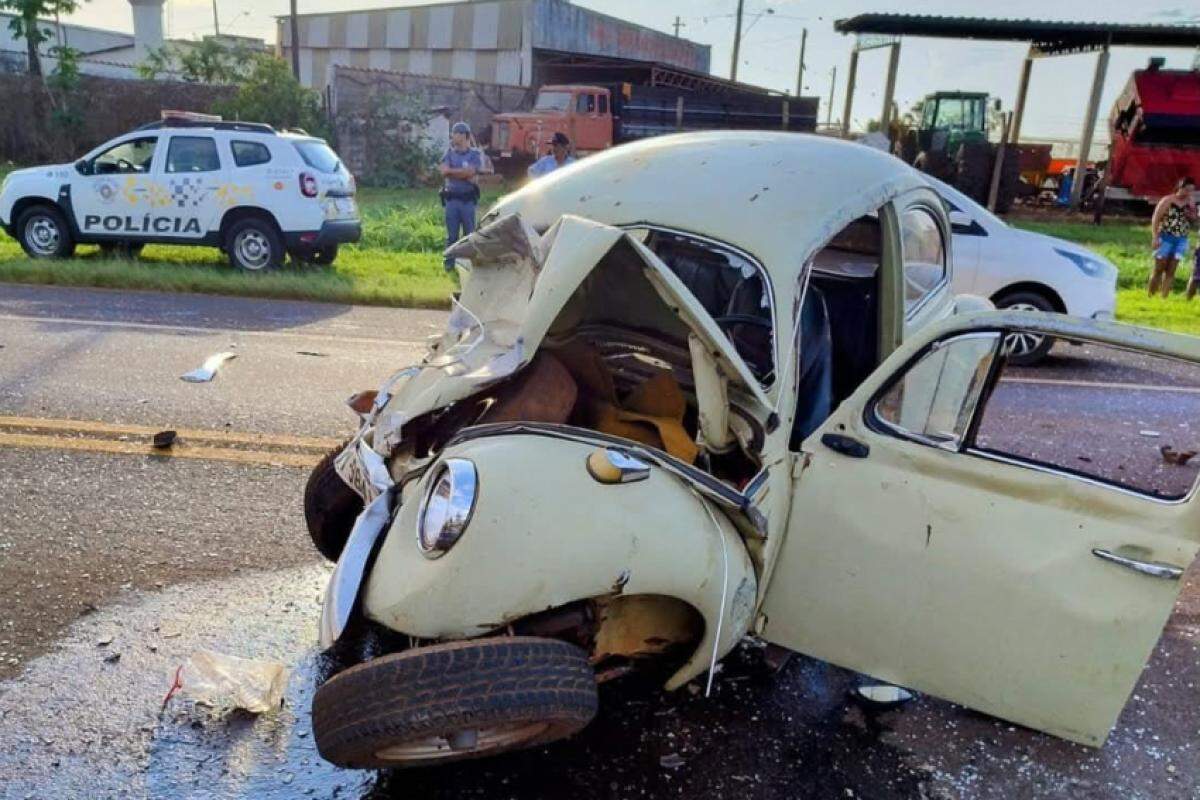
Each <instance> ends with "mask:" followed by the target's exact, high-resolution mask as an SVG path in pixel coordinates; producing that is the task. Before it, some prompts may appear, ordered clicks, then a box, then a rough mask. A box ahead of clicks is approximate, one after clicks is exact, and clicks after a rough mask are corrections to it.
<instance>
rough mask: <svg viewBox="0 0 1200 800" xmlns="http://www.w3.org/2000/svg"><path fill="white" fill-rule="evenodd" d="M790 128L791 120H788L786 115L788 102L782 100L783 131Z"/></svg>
mask: <svg viewBox="0 0 1200 800" xmlns="http://www.w3.org/2000/svg"><path fill="white" fill-rule="evenodd" d="M790 127H792V126H791V119H789V115H788V101H787V100H784V101H783V130H785V131H786V130H787V129H788V128H790Z"/></svg>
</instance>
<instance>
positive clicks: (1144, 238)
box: [1013, 218, 1200, 335]
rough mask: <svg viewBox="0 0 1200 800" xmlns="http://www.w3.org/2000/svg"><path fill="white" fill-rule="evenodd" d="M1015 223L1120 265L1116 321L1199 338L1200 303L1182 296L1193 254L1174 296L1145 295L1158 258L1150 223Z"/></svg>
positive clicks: (1182, 266)
mask: <svg viewBox="0 0 1200 800" xmlns="http://www.w3.org/2000/svg"><path fill="white" fill-rule="evenodd" d="M1013 224H1015V225H1016V226H1017V227H1020V228H1024V229H1026V230H1031V231H1037V232H1038V233H1045V234H1047V235H1050V236H1057V237H1059V238H1062V239H1067V240H1069V241H1072V242H1076V243H1078V244H1081V245H1083V246H1084V247H1087V248H1088V249H1090V250H1094V251H1095V252H1097V253H1099V254H1101V255H1103V256H1104V257H1105V258H1107V259H1108V260H1109V261H1111V262H1113V263H1114V264H1116V265H1117V271H1118V277H1117V319H1118V320H1120V321H1121V322H1128V323H1130V324H1133V325H1145V326H1147V327H1151V328H1163V329H1165V330H1169V331H1175V332H1177V333H1190V334H1194V335H1200V299H1197V300H1194V301H1192V302H1191V303H1188V302H1187V301H1186V300H1184V299H1183V291H1184V289H1185V288H1186V286H1187V280H1188V277H1189V276H1190V275H1191V269H1192V265H1191V260H1190V257H1191V253H1190V252H1189V258H1188V259H1187V260H1185V261H1184V262H1182V263H1180V265H1179V269H1178V270H1177V271H1176V273H1175V288H1174V293H1173V294H1172V295H1171V297H1169V298H1167V299H1166V300H1163V299H1162V298H1161V297H1155V298H1150V297H1147V296H1146V283H1147V281H1149V279H1150V270H1151V268H1152V267H1153V264H1154V259H1153V257H1152V255H1151V253H1150V222H1149V220H1125V219H1112V218H1110V219H1109V220H1108V221H1106V222H1105V223H1104V224H1103V225H1100V226H1096V225H1092V224H1090V223H1087V222H1043V221H1032V220H1025V219H1018V220H1013Z"/></svg>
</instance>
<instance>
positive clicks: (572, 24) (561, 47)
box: [532, 0, 711, 73]
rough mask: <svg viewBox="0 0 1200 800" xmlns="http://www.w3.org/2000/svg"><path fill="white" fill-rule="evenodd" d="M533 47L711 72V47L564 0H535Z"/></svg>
mask: <svg viewBox="0 0 1200 800" xmlns="http://www.w3.org/2000/svg"><path fill="white" fill-rule="evenodd" d="M532 44H533V47H534V48H536V49H541V50H555V51H558V52H560V53H580V54H583V55H595V56H612V57H615V58H628V59H633V60H636V61H654V62H658V63H660V64H669V65H671V66H673V67H680V68H681V69H687V70H692V71H693V72H703V73H707V72H708V67H709V60H710V55H711V48H710V47H709V46H708V45H705V44H697V43H695V42H691V41H688V40H687V39H683V38H679V37H676V36H672V35H670V34H668V33H663V32H662V31H656V30H653V29H651V28H646V27H643V26H641V25H635V24H634V23H632V22H628V21H626V20H623V19H618V18H617V17H610V16H609V15H607V14H600V13H598V12H596V11H592V10H590V9H586V8H581V7H579V6H574V5H571V4H570V3H567V2H563V0H534V2H533V42H532Z"/></svg>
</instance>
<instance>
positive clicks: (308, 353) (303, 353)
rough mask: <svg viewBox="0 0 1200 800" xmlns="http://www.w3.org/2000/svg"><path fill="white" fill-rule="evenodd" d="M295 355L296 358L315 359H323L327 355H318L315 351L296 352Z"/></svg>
mask: <svg viewBox="0 0 1200 800" xmlns="http://www.w3.org/2000/svg"><path fill="white" fill-rule="evenodd" d="M296 355H298V356H313V357H315V358H325V357H326V356H327V355H328V354H327V353H318V352H317V351H316V350H297V351H296Z"/></svg>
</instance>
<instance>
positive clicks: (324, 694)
mask: <svg viewBox="0 0 1200 800" xmlns="http://www.w3.org/2000/svg"><path fill="white" fill-rule="evenodd" d="M596 705H597V697H596V679H595V677H594V674H593V672H592V668H591V666H590V665H589V664H588V658H587V653H586V652H584V651H583V650H582V649H580V648H579V647H576V646H575V645H573V644H569V643H567V642H560V641H557V640H554V639H541V638H536V637H528V636H514V637H509V638H497V639H476V640H471V641H466V642H452V643H450V644H440V645H433V646H431V647H421V648H417V649H414V650H408V651H406V652H403V653H396V654H394V655H389V656H383V657H382V658H377V659H374V660H372V661H368V662H367V663H365V664H360V665H358V666H355V667H351V668H350V669H348V670H346V671H344V672H341V673H339V674H337V675H335V676H334V677H332V678H330V679H329V680H328V681H327V682H326V683H325V684H324V685H323V686H322V687H321V688H320V689H318V690H317V694H316V697H315V698H314V699H313V715H312V719H313V735H314V737H315V739H316V743H317V750H318V751H319V752H320V753H321V757H322V758H324V759H326V760H327V761H330V762H332V763H334V764H337V765H338V766H341V767H350V768H355V769H368V768H375V769H383V768H395V767H418V766H428V765H432V764H442V763H447V762H450V761H461V760H464V759H468V758H483V757H485V756H492V755H497V754H499V753H504V752H507V751H510V750H518V749H522V748H526V747H534V746H536V745H541V744H546V743H548V742H552V741H555V740H557V739H562V738H565V737H567V736H570V735H571V734H573V733H575V732H577V731H579V730H581V729H582V728H583V727H584V726H586V725H587V724H588V723H589V722H591V720H592V717H594V716H595V715H596Z"/></svg>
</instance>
